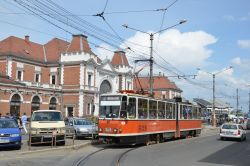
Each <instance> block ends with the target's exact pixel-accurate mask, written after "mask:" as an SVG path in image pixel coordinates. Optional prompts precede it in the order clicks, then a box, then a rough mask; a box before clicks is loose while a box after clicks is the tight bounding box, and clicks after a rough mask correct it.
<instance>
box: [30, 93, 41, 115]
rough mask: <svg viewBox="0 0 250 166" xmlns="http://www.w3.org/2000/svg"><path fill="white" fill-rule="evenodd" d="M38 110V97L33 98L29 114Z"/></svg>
mask: <svg viewBox="0 0 250 166" xmlns="http://www.w3.org/2000/svg"><path fill="white" fill-rule="evenodd" d="M39 109H40V98H39V96H34V97H33V99H32V102H31V113H33V111H36V110H39Z"/></svg>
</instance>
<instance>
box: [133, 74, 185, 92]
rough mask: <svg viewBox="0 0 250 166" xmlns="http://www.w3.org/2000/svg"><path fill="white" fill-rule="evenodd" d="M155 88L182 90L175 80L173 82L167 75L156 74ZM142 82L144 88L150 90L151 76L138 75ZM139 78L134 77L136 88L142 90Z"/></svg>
mask: <svg viewBox="0 0 250 166" xmlns="http://www.w3.org/2000/svg"><path fill="white" fill-rule="evenodd" d="M153 78H154V83H153V89H154V90H163V89H173V90H176V91H180V92H182V90H181V89H180V88H178V87H177V86H176V84H175V83H174V82H171V81H170V80H169V79H168V78H167V77H165V76H154V77H153ZM138 79H139V81H140V84H141V86H142V88H143V89H144V90H149V77H138ZM138 79H134V89H135V90H140V85H139V82H138Z"/></svg>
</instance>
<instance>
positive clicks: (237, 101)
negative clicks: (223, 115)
mask: <svg viewBox="0 0 250 166" xmlns="http://www.w3.org/2000/svg"><path fill="white" fill-rule="evenodd" d="M236 93H237V97H236V117H237V121H238V111H239V90H238V88H237V89H236Z"/></svg>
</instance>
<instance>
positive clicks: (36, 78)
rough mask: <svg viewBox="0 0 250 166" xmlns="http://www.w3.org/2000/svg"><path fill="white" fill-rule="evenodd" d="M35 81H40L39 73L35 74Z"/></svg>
mask: <svg viewBox="0 0 250 166" xmlns="http://www.w3.org/2000/svg"><path fill="white" fill-rule="evenodd" d="M35 82H40V74H39V73H36V74H35Z"/></svg>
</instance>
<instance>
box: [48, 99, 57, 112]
mask: <svg viewBox="0 0 250 166" xmlns="http://www.w3.org/2000/svg"><path fill="white" fill-rule="evenodd" d="M56 105H57V104H56V98H55V97H52V98H51V99H50V102H49V109H50V110H56Z"/></svg>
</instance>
